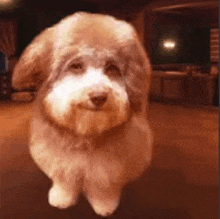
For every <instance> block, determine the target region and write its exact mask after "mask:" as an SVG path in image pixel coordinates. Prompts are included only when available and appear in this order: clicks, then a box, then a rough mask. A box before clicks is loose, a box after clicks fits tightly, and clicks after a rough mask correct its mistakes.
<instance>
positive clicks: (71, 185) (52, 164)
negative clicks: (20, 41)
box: [13, 12, 152, 216]
mask: <svg viewBox="0 0 220 219" xmlns="http://www.w3.org/2000/svg"><path fill="white" fill-rule="evenodd" d="M150 73H151V67H150V63H149V59H148V57H147V55H146V53H145V51H144V49H143V47H142V45H141V43H140V42H139V40H138V37H137V34H136V32H135V30H134V28H133V27H132V26H131V25H130V24H128V23H126V22H124V21H120V20H116V19H115V18H113V17H111V16H107V15H100V14H89V13H85V12H79V13H75V14H73V15H70V16H68V17H67V18H64V19H63V20H61V21H60V22H59V23H58V24H56V25H54V26H53V27H51V28H48V29H46V30H44V31H43V32H42V33H41V34H40V35H39V36H37V37H36V38H35V39H34V40H33V41H32V42H31V44H30V45H29V46H28V47H27V48H26V49H25V51H24V52H23V54H22V56H21V58H20V60H19V62H18V64H17V65H16V67H15V70H14V74H13V86H14V87H15V88H16V89H18V90H22V89H27V88H35V89H38V94H37V97H36V100H35V102H34V113H33V119H32V130H31V140H30V152H31V155H32V157H33V159H34V160H35V162H36V163H37V165H38V166H39V167H40V168H41V169H42V171H43V172H45V173H46V174H47V176H48V177H49V178H50V179H51V180H52V181H53V186H52V188H51V189H50V191H49V195H48V199H49V203H50V204H51V205H52V206H55V207H58V208H67V207H70V206H71V205H74V204H76V202H77V197H78V195H79V193H81V192H82V193H83V194H84V195H85V196H86V197H87V199H88V201H89V202H90V204H91V206H92V207H93V209H94V211H95V212H96V213H97V214H100V215H102V216H107V215H110V214H112V213H113V212H114V211H115V210H116V208H117V206H118V205H119V200H120V192H121V189H122V188H123V187H124V186H125V185H126V184H127V183H128V182H129V181H131V180H134V179H136V178H137V177H138V176H140V175H141V174H142V173H143V171H144V170H145V169H146V168H147V167H148V166H149V164H150V161H151V154H152V134H151V130H150V128H149V125H148V121H147V116H146V109H147V102H148V101H147V95H148V90H149V83H150ZM94 95H95V98H96V97H97V95H98V98H99V99H100V95H101V97H102V99H103V96H104V102H103V103H101V105H100V103H99V102H98V103H95V101H94V99H92V98H91V96H94ZM99 99H98V100H99ZM97 104H98V105H97Z"/></svg>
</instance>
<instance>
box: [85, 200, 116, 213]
mask: <svg viewBox="0 0 220 219" xmlns="http://www.w3.org/2000/svg"><path fill="white" fill-rule="evenodd" d="M89 202H90V204H91V205H92V208H93V210H94V211H95V213H96V214H98V215H101V216H102V217H107V216H110V215H112V214H113V213H114V211H115V210H116V209H117V207H118V205H119V199H110V200H98V199H89Z"/></svg>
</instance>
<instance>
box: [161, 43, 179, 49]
mask: <svg viewBox="0 0 220 219" xmlns="http://www.w3.org/2000/svg"><path fill="white" fill-rule="evenodd" d="M175 45H176V43H175V42H173V41H165V42H164V43H163V46H164V47H165V48H167V49H173V48H174V47H175Z"/></svg>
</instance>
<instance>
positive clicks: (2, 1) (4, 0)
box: [0, 0, 13, 5]
mask: <svg viewBox="0 0 220 219" xmlns="http://www.w3.org/2000/svg"><path fill="white" fill-rule="evenodd" d="M12 2H13V0H0V5H8V4H11V3H12Z"/></svg>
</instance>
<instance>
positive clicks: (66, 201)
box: [48, 186, 77, 209]
mask: <svg viewBox="0 0 220 219" xmlns="http://www.w3.org/2000/svg"><path fill="white" fill-rule="evenodd" d="M48 202H49V204H50V205H51V206H53V207H56V208H60V209H65V208H68V207H70V206H72V205H75V204H76V202H77V197H75V196H74V195H73V194H71V193H70V192H69V193H68V192H67V191H65V190H64V189H63V188H62V187H59V186H53V187H52V188H51V189H50V191H49V194H48Z"/></svg>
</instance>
